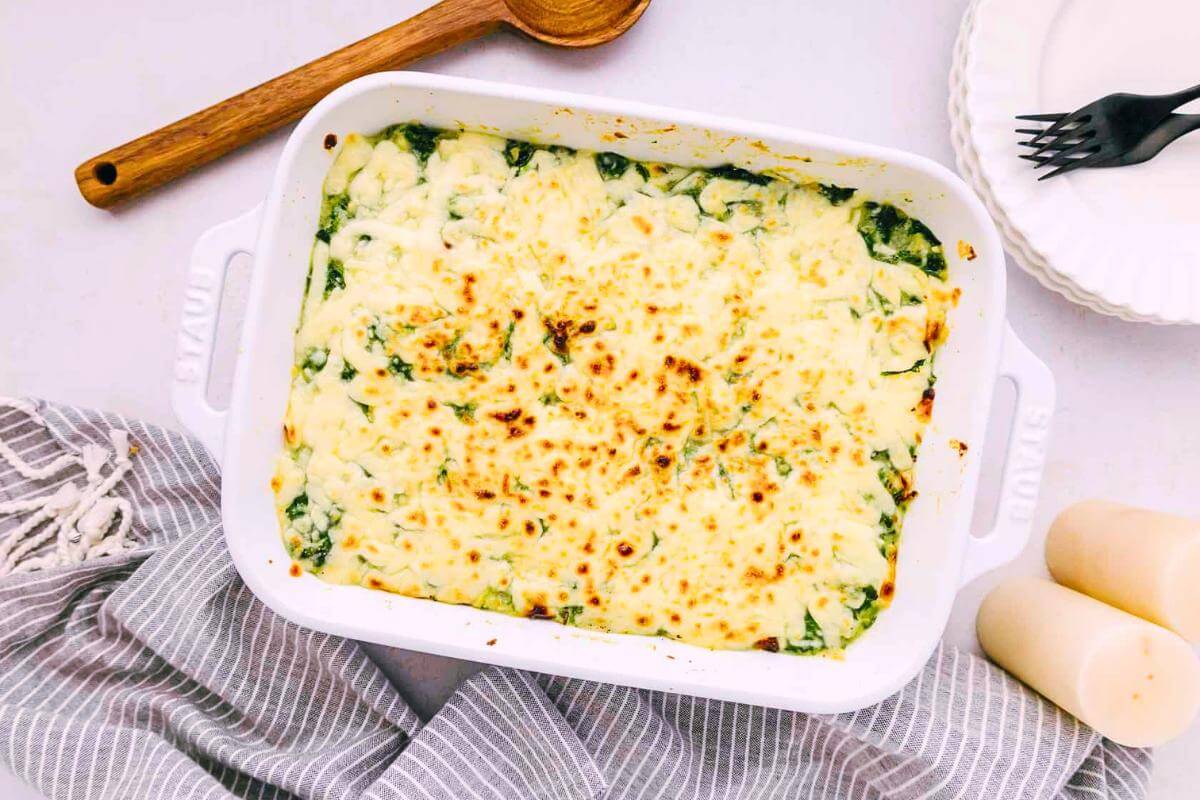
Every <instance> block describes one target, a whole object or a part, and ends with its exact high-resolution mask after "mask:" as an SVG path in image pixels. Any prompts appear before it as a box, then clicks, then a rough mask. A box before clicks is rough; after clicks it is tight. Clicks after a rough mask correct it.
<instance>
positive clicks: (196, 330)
mask: <svg viewBox="0 0 1200 800" xmlns="http://www.w3.org/2000/svg"><path fill="white" fill-rule="evenodd" d="M261 212H262V206H255V207H254V208H253V209H251V210H250V211H247V212H246V213H245V214H242V215H241V216H240V217H237V218H236V219H232V220H230V221H228V222H223V223H221V224H220V225H217V226H216V227H213V228H209V229H208V230H207V231H205V232H204V233H203V234H202V235H201V236H200V238H199V239H197V240H196V245H195V247H193V248H192V260H191V264H190V265H189V266H188V272H187V284H186V288H185V289H184V295H183V312H182V315H181V319H180V323H179V337H178V339H177V341H176V345H175V373H174V375H173V377H172V379H171V409H172V410H173V411H174V412H175V416H176V417H178V418H179V421H180V422H181V423H183V427H184V428H185V429H186V430H187V431H188V432H189V433H191V434H192V435H193V436H195V437H196V438H197V439H199V440H200V442H201V444H203V445H204V446H205V447H206V448H208V451H209V453H211V454H212V456H213V458H215V459H216V460H217V462H218V463H219V462H220V461H221V457H222V456H223V455H224V440H225V418H226V416H227V415H228V411H227V410H226V409H218V408H216V407H215V406H213V404H212V403H210V402H209V401H208V382H209V372H210V371H211V367H212V359H213V346H214V344H215V340H216V333H217V320H219V319H220V317H221V294H222V292H223V291H224V288H225V274H226V272H227V271H228V267H229V262H230V261H232V260H233V257H234V256H236V255H238V254H239V253H247V254H253V252H254V244H255V240H256V237H257V235H258V226H259V220H260V218H261Z"/></svg>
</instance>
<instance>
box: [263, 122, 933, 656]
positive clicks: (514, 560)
mask: <svg viewBox="0 0 1200 800" xmlns="http://www.w3.org/2000/svg"><path fill="white" fill-rule="evenodd" d="M320 226H321V227H320V230H319V231H318V233H317V237H316V243H315V246H314V248H313V252H312V261H311V268H310V269H311V272H310V275H309V285H308V288H307V291H306V295H305V300H304V305H303V310H302V314H301V320H300V324H299V327H298V330H297V333H296V366H295V370H294V378H293V383H292V389H291V396H290V402H289V406H288V410H287V418H286V421H285V424H284V433H285V439H286V443H285V447H284V449H283V452H282V454H281V455H280V457H279V460H278V469H277V473H276V475H275V477H274V479H273V481H272V486H273V489H274V491H275V495H276V498H277V505H278V512H279V520H280V525H281V527H282V530H283V536H284V539H285V542H286V544H287V547H288V548H289V551H290V552H291V554H292V556H293V558H295V559H296V561H297V562H298V563H299V564H301V565H302V566H303V567H304V568H305V569H308V570H310V571H312V572H314V573H316V574H318V575H319V576H320V577H321V578H322V579H324V580H327V581H331V582H334V583H341V584H361V585H363V586H367V587H370V588H374V589H383V590H386V591H390V592H397V593H400V594H403V595H409V596H412V597H423V598H432V599H435V600H440V601H443V602H449V603H463V604H470V605H474V606H478V607H480V608H486V609H491V610H493V611H503V612H508V613H512V614H520V615H526V616H531V617H540V618H547V619H556V620H558V621H560V622H563V623H566V624H571V625H578V626H582V627H588V628H598V629H603V630H608V631H616V632H622V633H640V634H658V635H662V636H669V637H672V638H675V639H679V640H682V641H685V642H690V643H694V644H697V645H703V646H707V647H714V648H733V649H742V648H751V647H757V648H760V649H765V650H770V651H787V652H797V653H816V652H825V651H836V650H838V649H839V648H841V647H843V646H844V645H845V644H846V643H847V642H849V641H850V640H852V639H853V638H854V637H855V636H857V635H858V634H860V633H861V632H862V631H863V630H865V629H866V628H867V627H869V626H870V625H871V623H872V622H873V621H874V620H875V617H876V615H877V613H878V612H879V611H880V609H882V608H883V607H884V606H886V605H887V603H888V602H889V601H890V599H891V596H892V593H893V585H894V584H893V576H894V566H895V559H896V546H897V538H898V535H899V532H900V527H901V519H902V516H903V512H904V508H905V506H906V504H907V503H908V501H909V499H910V498H911V497H912V496H913V494H914V492H913V490H912V488H911V487H912V483H913V479H912V469H913V464H914V460H915V457H916V452H917V446H918V444H919V443H920V440H921V432H922V429H923V427H924V426H925V424H926V422H927V421H928V418H929V413H930V410H931V407H932V402H933V397H934V390H933V383H934V377H933V363H934V354H935V352H936V349H937V347H938V345H939V344H940V343H941V342H942V341H943V339H944V337H945V332H946V325H945V318H946V313H947V310H948V308H949V307H950V306H952V305H953V303H954V301H955V300H956V293H955V292H953V291H952V290H951V289H949V288H948V287H947V285H946V283H945V278H946V260H945V257H944V254H943V251H942V246H941V244H940V242H939V241H938V240H937V238H936V237H935V236H934V235H933V233H932V232H930V231H929V229H928V228H926V227H925V226H924V225H922V224H921V223H920V222H918V221H917V220H915V219H912V218H910V217H908V216H907V215H906V214H904V212H902V211H900V210H899V209H897V208H895V207H893V206H891V205H887V204H881V203H875V202H870V201H866V202H864V201H862V200H861V198H860V197H859V196H858V194H857V193H856V192H855V191H854V190H853V189H845V188H841V187H837V186H830V185H820V184H809V185H800V184H797V183H793V182H789V181H785V180H780V179H776V178H772V177H769V176H766V175H759V174H755V173H750V172H747V171H745V170H742V169H739V168H736V167H730V166H726V167H717V168H709V169H697V168H689V167H679V166H672V165H666V164H656V163H639V162H635V161H631V160H629V159H626V158H625V157H623V156H620V155H617V154H615V153H592V152H586V151H574V150H571V149H568V148H563V147H550V146H539V145H533V144H529V143H526V142H516V141H511V140H510V141H506V140H504V139H501V138H497V137H494V136H489V135H484V134H480V133H472V132H458V131H440V130H434V129H431V128H426V127H423V126H420V125H400V126H393V127H392V128H389V129H387V130H385V131H383V132H381V133H379V134H376V135H373V136H359V135H351V136H350V137H348V138H347V140H346V141H345V142H344V144H343V146H342V148H341V150H340V152H339V154H338V155H337V157H336V159H335V161H334V164H333V166H332V168H331V170H330V172H329V174H328V176H327V178H326V180H325V185H324V198H323V204H322V211H321V220H320Z"/></svg>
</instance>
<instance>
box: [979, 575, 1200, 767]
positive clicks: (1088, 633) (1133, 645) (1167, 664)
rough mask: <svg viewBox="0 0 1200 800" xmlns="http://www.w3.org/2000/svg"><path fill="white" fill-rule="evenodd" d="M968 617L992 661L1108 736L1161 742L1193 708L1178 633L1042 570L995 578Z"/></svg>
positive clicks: (1193, 678)
mask: <svg viewBox="0 0 1200 800" xmlns="http://www.w3.org/2000/svg"><path fill="white" fill-rule="evenodd" d="M976 626H977V632H978V634H979V643H980V645H982V647H983V650H984V652H986V653H987V654H988V656H990V657H991V658H992V660H993V661H995V662H996V663H997V664H999V665H1000V666H1002V667H1004V668H1005V669H1006V670H1008V671H1009V672H1011V673H1012V674H1013V675H1015V676H1016V677H1018V678H1020V679H1021V680H1022V681H1024V682H1025V683H1027V684H1029V686H1031V687H1032V688H1034V689H1036V690H1037V691H1038V692H1040V693H1041V694H1043V695H1044V696H1046V697H1047V698H1049V699H1050V700H1052V701H1053V702H1055V703H1057V704H1058V705H1059V706H1061V707H1062V708H1063V709H1064V710H1065V711H1068V712H1070V713H1071V714H1074V715H1075V716H1076V717H1078V718H1079V719H1080V720H1082V721H1083V722H1085V723H1086V724H1088V725H1090V726H1091V727H1093V728H1095V729H1096V730H1097V731H1099V732H1100V733H1102V734H1104V735H1105V736H1107V737H1108V738H1109V739H1112V740H1113V741H1114V742H1117V743H1118V744H1124V745H1129V746H1131V747H1151V746H1154V745H1158V744H1162V743H1163V742H1166V741H1168V740H1170V739H1172V738H1174V737H1176V736H1178V735H1179V734H1180V733H1182V732H1183V731H1184V730H1185V729H1186V728H1187V727H1188V725H1189V724H1191V721H1192V719H1193V718H1194V717H1195V715H1196V711H1197V709H1200V658H1197V656H1196V654H1195V653H1194V652H1193V651H1192V649H1191V648H1190V647H1188V645H1187V643H1186V642H1185V641H1183V639H1181V638H1179V636H1177V635H1176V634H1174V633H1172V632H1170V631H1168V630H1166V629H1165V628H1160V627H1158V626H1157V625H1152V624H1150V623H1149V622H1146V621H1145V620H1144V619H1141V618H1139V617H1135V616H1133V615H1132V614H1127V613H1125V612H1124V611H1121V610H1119V609H1116V608H1113V607H1112V606H1107V605H1105V604H1104V603H1101V602H1100V601H1099V600H1093V599H1092V598H1090V597H1088V596H1087V595H1084V594H1080V593H1079V592H1075V591H1072V590H1071V589H1067V588H1065V587H1063V586H1059V585H1058V584H1056V583H1053V582H1051V581H1048V580H1045V579H1043V578H1028V577H1021V578H1010V579H1009V580H1007V581H1005V582H1004V583H1002V584H1000V585H999V586H997V587H996V588H995V589H993V590H992V591H991V593H990V594H988V596H987V597H986V598H984V601H983V605H982V606H981V607H980V609H979V617H978V618H977V620H976Z"/></svg>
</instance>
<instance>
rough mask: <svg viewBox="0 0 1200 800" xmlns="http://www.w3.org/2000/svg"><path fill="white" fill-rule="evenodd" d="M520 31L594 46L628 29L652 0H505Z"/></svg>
mask: <svg viewBox="0 0 1200 800" xmlns="http://www.w3.org/2000/svg"><path fill="white" fill-rule="evenodd" d="M504 4H505V6H507V8H508V11H509V12H510V13H511V16H510V17H509V18H508V19H506V20H505V21H506V22H507V23H508V24H509V25H511V26H512V27H514V28H516V29H517V30H519V31H521V32H522V33H525V34H527V35H529V36H532V37H533V38H535V39H538V40H539V41H543V42H546V43H547V44H553V45H558V46H559V47H592V46H594V45H598V44H603V43H605V42H608V41H612V40H613V39H615V38H617V37H618V36H620V35H621V34H622V33H624V32H625V31H627V30H629V28H630V27H632V26H633V24H634V23H635V22H637V21H638V19H639V18H640V17H641V16H642V13H643V12H644V11H645V10H646V6H648V5H650V0H504Z"/></svg>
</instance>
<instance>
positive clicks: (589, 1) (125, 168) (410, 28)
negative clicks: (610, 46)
mask: <svg viewBox="0 0 1200 800" xmlns="http://www.w3.org/2000/svg"><path fill="white" fill-rule="evenodd" d="M649 4H650V0H442V2H440V3H438V4H437V5H435V6H433V7H432V8H430V9H427V10H426V11H423V12H421V13H420V14H418V15H416V16H415V17H413V18H412V19H409V20H406V21H404V22H401V23H400V24H398V25H394V26H392V27H391V28H388V29H387V30H384V31H380V32H379V33H377V34H375V35H374V36H369V37H367V38H366V39H363V40H362V41H359V42H355V43H354V44H352V45H350V46H348V47H343V48H342V49H341V50H338V51H337V52H334V53H330V54H329V55H327V56H325V57H323V58H319V59H317V60H316V61H312V62H310V63H308V64H305V65H304V66H302V67H299V68H297V69H294V70H292V71H291V72H289V73H287V74H286V75H281V76H279V77H278V78H274V79H272V80H269V81H267V82H266V83H264V84H261V85H259V86H255V87H254V88H253V89H250V90H249V91H246V92H242V93H241V94H239V95H237V96H235V97H231V98H229V99H228V100H225V101H223V102H221V103H217V104H216V105H214V106H209V107H208V108H206V109H204V110H203V111H198V112H196V113H195V114H192V115H191V116H190V117H184V118H183V119H181V120H179V121H178V122H173V123H171V124H170V125H167V126H166V127H165V128H159V129H158V130H156V131H154V132H153V133H149V134H146V135H145V136H143V137H141V138H139V139H134V140H133V141H132V142H127V143H126V144H123V145H121V146H120V147H117V148H115V149H113V150H109V151H108V152H107V153H101V154H100V155H98V156H96V157H95V158H90V159H88V160H87V161H85V162H83V163H82V164H80V165H79V166H78V167H77V168H76V170H75V182H76V183H77V184H79V191H80V192H81V193H82V194H83V196H84V198H85V199H86V200H87V201H88V202H89V203H91V204H92V205H94V206H99V207H100V208H108V207H109V206H112V205H114V204H116V203H119V202H121V201H123V200H128V199H129V198H131V197H135V196H137V195H139V194H141V193H142V192H145V191H149V190H150V189H154V188H156V187H158V186H161V185H163V184H164V183H167V182H168V181H172V180H174V179H175V178H178V177H179V176H181V175H184V174H186V173H188V172H191V171H192V170H193V169H196V168H197V167H199V166H201V165H203V164H207V163H208V162H209V161H212V160H213V159H216V158H220V157H221V156H223V155H225V154H226V153H228V152H230V151H231V150H235V149H237V148H239V147H241V146H242V145H245V144H248V143H250V142H252V141H254V140H255V139H258V138H259V137H261V136H263V135H265V134H267V133H269V132H271V131H273V130H275V129H276V128H278V127H280V126H282V125H286V124H287V123H289V122H292V121H294V120H296V119H299V118H300V117H301V116H303V115H304V113H305V112H306V111H308V109H310V108H312V107H313V106H314V105H316V103H317V101H318V100H320V99H321V98H322V97H324V96H325V95H327V94H329V92H331V91H333V90H334V89H336V88H337V87H339V86H341V85H342V84H343V83H346V82H347V81H350V80H353V79H354V78H358V77H361V76H363V75H367V74H369V73H372V72H380V71H382V70H389V69H396V68H397V67H400V66H403V65H404V64H407V63H409V62H411V61H415V60H417V59H419V58H424V57H425V56H429V55H433V54H434V53H437V52H440V51H442V50H445V49H446V48H448V47H453V46H454V45H456V44H460V43H462V42H465V41H468V40H470V39H474V38H476V37H479V36H483V35H484V34H486V33H490V32H491V31H493V30H495V29H496V28H498V27H500V26H501V25H507V26H509V27H512V28H515V29H517V30H519V31H522V32H523V33H526V34H528V35H529V36H532V37H533V38H535V39H540V40H541V41H543V42H548V43H550V44H554V45H560V46H562V47H591V46H593V45H597V44H602V43H604V42H607V41H609V40H610V39H615V38H616V37H617V36H620V35H621V34H622V33H624V32H625V31H627V30H629V27H630V26H631V25H633V23H635V22H637V20H638V18H639V17H640V16H641V15H642V12H643V11H645V10H646V6H647V5H649Z"/></svg>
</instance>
